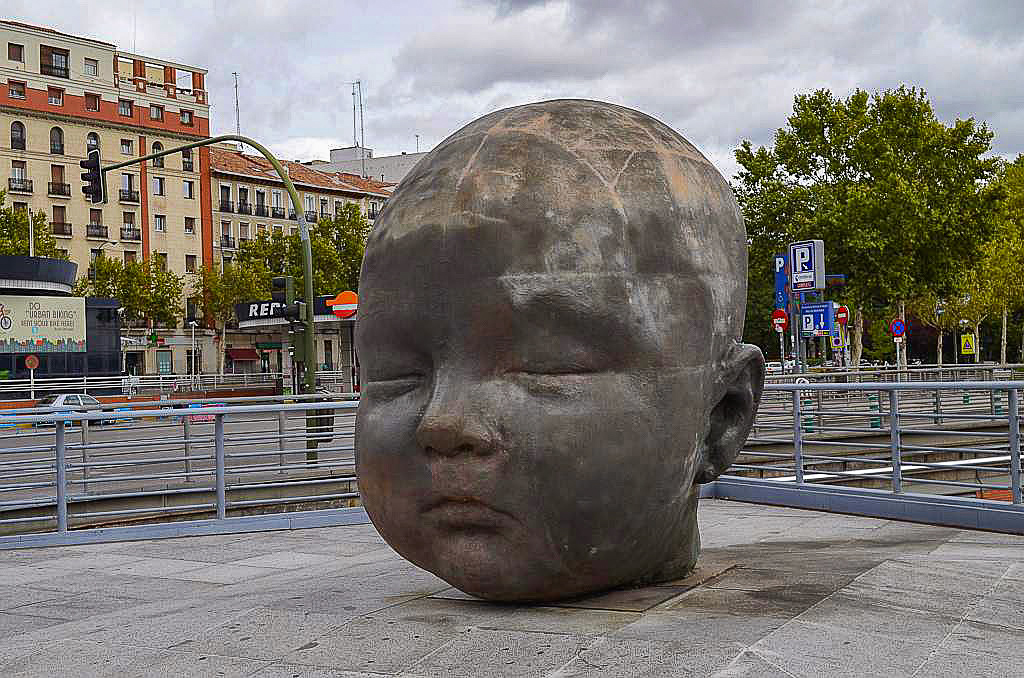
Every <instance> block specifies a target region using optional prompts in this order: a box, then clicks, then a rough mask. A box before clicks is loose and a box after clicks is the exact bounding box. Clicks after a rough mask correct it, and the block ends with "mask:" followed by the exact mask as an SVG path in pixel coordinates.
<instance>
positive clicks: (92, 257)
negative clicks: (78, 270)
mask: <svg viewBox="0 0 1024 678" xmlns="http://www.w3.org/2000/svg"><path fill="white" fill-rule="evenodd" d="M102 258H103V250H101V249H99V248H96V249H91V250H89V263H91V264H95V263H96V260H97V259H102Z"/></svg>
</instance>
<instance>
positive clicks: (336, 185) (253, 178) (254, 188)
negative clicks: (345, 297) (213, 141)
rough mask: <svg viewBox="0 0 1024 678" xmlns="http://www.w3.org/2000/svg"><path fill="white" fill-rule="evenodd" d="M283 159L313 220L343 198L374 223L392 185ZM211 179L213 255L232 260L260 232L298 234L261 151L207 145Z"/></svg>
mask: <svg viewBox="0 0 1024 678" xmlns="http://www.w3.org/2000/svg"><path fill="white" fill-rule="evenodd" d="M281 164H282V165H283V166H284V168H285V170H286V171H287V172H288V178H289V179H291V181H292V183H293V184H294V185H295V189H296V190H297V191H298V193H299V198H300V199H301V200H302V211H303V212H304V213H305V218H306V221H308V222H309V223H311V224H313V223H316V222H317V221H319V220H320V219H321V218H332V217H333V216H334V215H335V214H337V213H338V212H340V211H341V209H342V207H343V206H344V205H345V204H347V203H355V204H357V205H359V208H360V210H362V212H363V214H364V215H366V218H367V219H369V220H370V221H371V223H372V221H373V220H374V219H376V218H377V214H378V213H379V212H380V210H381V208H382V207H383V206H384V202H385V201H386V200H387V199H388V197H389V196H390V195H391V190H392V188H394V185H393V184H389V183H384V182H380V181H374V180H372V179H363V178H361V177H359V176H357V175H354V174H346V173H342V172H322V171H319V170H316V169H314V168H311V167H307V166H305V165H303V164H302V163H299V162H292V161H288V160H283V161H281ZM210 182H211V184H210V191H211V194H212V195H213V196H214V203H213V219H214V229H215V234H216V237H215V238H214V241H213V252H214V259H215V260H217V261H220V262H224V261H227V262H231V261H232V259H233V258H234V254H235V252H236V251H237V249H238V248H239V247H241V244H242V243H243V242H245V241H246V240H249V239H252V238H256V237H258V236H259V235H260V234H261V233H270V232H271V230H276V231H279V232H282V233H286V234H291V233H298V229H299V226H298V214H297V213H296V211H295V208H294V207H293V206H292V204H291V199H290V198H289V196H288V192H287V191H286V190H285V188H284V182H282V181H281V179H280V178H279V177H278V175H277V172H276V171H275V170H274V168H273V166H271V164H270V163H269V162H267V160H266V159H265V158H264V157H263V156H256V155H248V154H245V153H242V152H241V151H239V150H238V148H237V147H236V146H234V145H231V144H217V145H214V146H212V147H211V148H210ZM328 291H331V290H324V291H323V292H324V293H326V292H328ZM340 291H341V290H335V291H333V292H335V293H336V292H340Z"/></svg>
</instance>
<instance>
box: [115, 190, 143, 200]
mask: <svg viewBox="0 0 1024 678" xmlns="http://www.w3.org/2000/svg"><path fill="white" fill-rule="evenodd" d="M117 197H118V200H120V201H121V202H138V201H139V192H138V191H133V190H131V189H125V188H122V189H119V190H118V192H117Z"/></svg>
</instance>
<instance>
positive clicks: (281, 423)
mask: <svg viewBox="0 0 1024 678" xmlns="http://www.w3.org/2000/svg"><path fill="white" fill-rule="evenodd" d="M287 431H288V420H287V418H286V417H285V414H284V410H278V411H277V449H278V450H280V452H281V454H279V455H278V459H277V465H278V467H279V468H280V469H281V471H280V472H281V473H284V472H285V471H284V450H285V447H286V445H285V439H284V436H285V433H287Z"/></svg>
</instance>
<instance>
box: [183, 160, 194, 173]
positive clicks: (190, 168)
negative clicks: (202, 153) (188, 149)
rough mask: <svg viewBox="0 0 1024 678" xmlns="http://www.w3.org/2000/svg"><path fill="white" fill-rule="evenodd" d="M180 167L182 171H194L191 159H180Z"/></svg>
mask: <svg viewBox="0 0 1024 678" xmlns="http://www.w3.org/2000/svg"><path fill="white" fill-rule="evenodd" d="M181 169H182V170H183V171H185V172H194V171H195V169H194V165H193V164H192V161H191V160H182V161H181Z"/></svg>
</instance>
